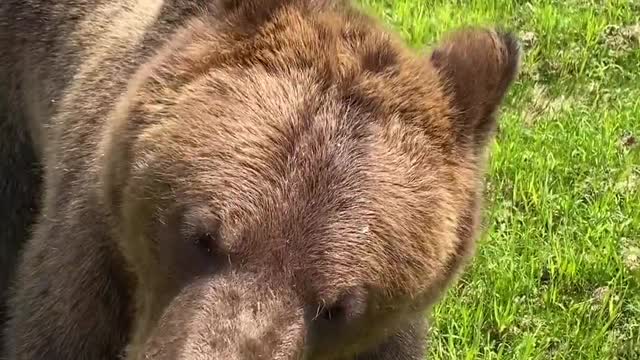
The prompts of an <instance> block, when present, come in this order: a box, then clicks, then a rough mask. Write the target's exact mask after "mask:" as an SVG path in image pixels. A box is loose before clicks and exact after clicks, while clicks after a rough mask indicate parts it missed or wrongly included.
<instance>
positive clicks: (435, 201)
mask: <svg viewBox="0 0 640 360" xmlns="http://www.w3.org/2000/svg"><path fill="white" fill-rule="evenodd" d="M45 12H46V13H47V14H49V15H48V16H47V17H46V18H42V17H41V15H40V14H42V13H45ZM8 13H12V14H18V15H20V16H18V17H17V19H20V20H12V21H11V22H8V23H3V24H2V29H0V30H2V33H3V34H12V36H18V35H16V34H20V36H22V37H23V38H24V39H23V40H24V41H14V40H12V39H13V38H11V37H10V36H6V37H5V36H4V35H3V37H2V38H0V45H6V48H7V49H8V51H7V55H6V56H7V59H6V60H7V61H6V63H7V64H8V69H9V70H10V71H6V72H5V73H4V74H5V76H7V78H8V79H9V81H10V83H12V84H19V85H20V86H19V87H16V89H17V90H15V92H16V93H17V95H14V97H15V98H16V99H17V100H12V101H14V102H16V103H20V104H24V113H25V118H26V121H25V123H27V124H29V131H30V132H31V136H32V138H33V139H34V143H35V146H34V148H35V149H36V151H37V152H38V154H42V155H41V160H42V162H43V163H44V164H45V165H46V166H45V174H44V181H45V192H44V204H43V207H42V216H41V217H40V218H39V220H38V222H37V224H36V227H35V233H34V236H33V238H32V239H31V240H30V241H29V243H28V245H27V247H26V251H25V253H24V256H23V258H22V261H21V263H20V267H19V269H18V276H17V281H16V287H15V294H14V296H13V297H12V300H11V302H10V309H11V319H10V321H9V324H8V328H7V331H6V334H10V336H9V337H8V342H7V344H8V352H7V354H8V357H9V359H41V358H42V359H44V358H47V359H48V358H52V357H53V358H91V359H112V358H114V357H115V356H117V355H118V354H124V355H125V356H126V358H128V359H132V360H133V359H222V358H224V359H258V358H264V359H309V360H312V359H337V360H340V359H353V358H354V357H355V358H358V359H378V360H381V359H419V358H423V357H424V351H425V350H424V338H425V333H424V330H425V324H424V321H423V316H424V313H425V311H428V310H429V309H430V307H431V306H432V305H433V304H434V303H435V302H436V301H437V300H438V299H439V298H440V296H441V294H442V292H443V291H444V290H445V289H446V287H447V286H448V285H449V284H450V283H451V282H452V281H453V279H454V278H455V275H456V274H457V273H458V272H459V270H460V269H461V268H462V267H463V265H464V264H465V262H466V261H467V259H468V258H469V256H470V255H471V254H472V253H473V243H474V240H475V238H476V233H477V228H478V214H479V210H480V209H481V198H480V191H479V190H480V186H481V184H482V183H481V179H482V176H483V172H484V170H483V167H484V156H485V150H486V149H485V148H486V144H487V143H488V141H489V140H490V139H491V138H492V131H493V128H494V126H495V113H496V111H497V109H498V107H499V104H500V102H501V101H502V98H503V97H504V95H505V93H506V91H507V90H508V87H509V85H510V84H511V82H512V81H513V79H514V77H515V75H516V72H517V68H518V61H519V49H518V47H517V45H516V43H515V40H514V39H513V38H512V36H511V35H510V34H507V33H500V32H497V31H493V30H484V29H466V30H460V31H458V32H456V33H453V34H451V35H450V36H448V37H447V38H446V39H444V40H443V41H442V43H441V44H440V45H439V46H437V47H436V48H435V49H434V51H433V52H432V53H431V54H430V55H429V56H419V55H416V54H414V53H412V52H411V51H410V50H408V48H407V47H405V46H404V44H402V42H401V41H400V40H399V39H398V38H397V36H396V35H394V34H392V33H390V32H388V31H387V30H386V29H384V27H382V26H380V25H379V24H378V23H377V22H376V21H374V20H373V19H370V18H369V17H367V16H364V15H362V14H361V13H360V12H358V11H357V10H355V9H354V8H352V7H350V6H349V5H347V4H344V3H342V2H338V1H335V2H334V1H319V0H318V1H312V0H290V1H263V2H254V1H214V2H207V3H202V4H199V3H198V2H196V1H194V2H186V1H175V2H170V1H160V0H157V1H153V0H146V1H124V0H122V1H113V2H86V3H84V2H80V3H77V2H76V3H74V4H73V5H72V3H71V2H69V3H66V2H63V1H57V2H51V3H49V2H42V3H39V2H29V3H22V2H16V3H8V4H3V5H0V17H2V18H3V19H4V18H8V16H6V14H8ZM114 14H115V15H117V16H114ZM33 20H38V21H40V22H43V23H44V24H45V25H46V26H45V27H47V28H48V30H50V31H46V32H45V33H46V34H48V35H47V36H50V37H51V38H50V39H48V40H47V41H46V42H45V44H46V45H47V46H49V47H50V48H49V50H48V51H45V50H42V46H43V43H41V42H42V41H43V40H42V36H43V35H42V29H39V30H38V31H37V32H36V31H35V30H34V29H32V28H30V26H31V25H29V24H30V23H28V21H33ZM51 100H54V101H53V102H51ZM52 274H55V276H52ZM87 334H90V336H87Z"/></svg>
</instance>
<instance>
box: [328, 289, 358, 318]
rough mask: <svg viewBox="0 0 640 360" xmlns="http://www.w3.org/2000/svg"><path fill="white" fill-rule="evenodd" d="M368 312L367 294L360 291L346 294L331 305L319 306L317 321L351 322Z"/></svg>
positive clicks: (356, 290)
mask: <svg viewBox="0 0 640 360" xmlns="http://www.w3.org/2000/svg"><path fill="white" fill-rule="evenodd" d="M365 310H366V297H365V293H364V292H363V291H361V290H358V289H352V290H350V291H347V292H344V293H343V294H342V295H341V296H339V297H338V299H337V300H336V301H334V302H332V303H331V304H321V305H320V306H318V309H317V313H316V316H315V319H316V320H322V321H330V322H334V323H336V322H351V321H353V320H355V319H357V318H359V317H361V316H362V315H364V312H365Z"/></svg>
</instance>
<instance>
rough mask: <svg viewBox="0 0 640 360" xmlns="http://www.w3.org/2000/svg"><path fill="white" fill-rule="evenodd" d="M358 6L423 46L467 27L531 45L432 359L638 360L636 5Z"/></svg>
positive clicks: (436, 320)
mask: <svg viewBox="0 0 640 360" xmlns="http://www.w3.org/2000/svg"><path fill="white" fill-rule="evenodd" d="M361 2H362V3H363V4H365V5H366V6H368V7H370V8H371V9H372V11H373V12H374V13H376V14H379V15H381V16H382V17H383V18H384V19H385V20H386V21H387V22H388V23H389V25H390V26H392V27H395V28H396V29H399V30H401V31H402V34H403V35H404V37H405V38H406V39H407V40H408V41H410V42H411V43H412V44H413V45H414V46H415V47H416V48H419V49H420V48H423V49H426V48H428V47H430V46H431V45H432V44H433V42H434V40H436V39H437V38H438V37H439V36H440V35H441V34H442V33H443V32H444V31H448V30H451V29H454V28H456V27H459V26H463V25H470V24H473V25H476V24H479V25H485V24H489V25H490V24H500V25H504V26H505V27H506V28H508V29H511V30H514V31H516V32H517V33H518V34H519V36H520V38H521V39H522V41H523V44H524V50H525V56H524V64H523V70H522V73H521V75H520V78H519V80H518V81H517V83H516V84H515V86H514V88H513V89H512V91H511V93H510V94H509V97H508V99H507V102H506V104H505V107H504V109H503V114H502V116H501V130H500V134H499V136H498V139H497V142H496V143H495V144H494V147H493V153H492V161H491V168H490V172H489V174H488V178H487V181H488V186H487V200H488V203H487V206H488V209H487V210H488V211H487V214H486V222H487V223H486V224H487V226H486V234H485V236H483V238H482V239H481V241H480V243H479V245H478V251H477V256H476V257H475V259H474V261H473V263H472V265H471V266H470V268H469V269H468V271H466V272H465V273H464V274H463V276H462V278H461V279H460V281H459V283H458V284H457V286H455V287H454V288H452V289H451V290H450V291H449V293H448V294H447V296H446V298H445V299H444V301H443V302H442V303H441V304H439V305H438V306H437V308H436V309H435V312H434V313H433V327H434V328H433V329H432V340H431V350H430V358H431V359H476V358H477V359H640V275H639V273H640V146H638V145H637V143H640V0H631V1H629V0H627V1H622V0H618V1H603V0H591V1H589V0H569V1H551V0H544V1H531V2H516V1H506V0H505V1H496V0H493V1H492V0H471V1H455V2H454V1H441V0H438V1H426V0H394V1H391V0H361Z"/></svg>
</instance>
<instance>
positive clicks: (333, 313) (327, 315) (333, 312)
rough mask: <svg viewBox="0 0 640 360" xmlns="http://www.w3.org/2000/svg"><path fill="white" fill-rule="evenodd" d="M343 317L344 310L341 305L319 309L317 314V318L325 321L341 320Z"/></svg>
mask: <svg viewBox="0 0 640 360" xmlns="http://www.w3.org/2000/svg"><path fill="white" fill-rule="evenodd" d="M344 317H345V310H344V307H343V306H342V305H341V304H337V305H332V306H329V307H323V308H321V309H320V311H319V314H318V318H319V319H322V320H325V321H331V320H334V319H341V318H344Z"/></svg>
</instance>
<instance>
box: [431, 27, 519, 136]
mask: <svg viewBox="0 0 640 360" xmlns="http://www.w3.org/2000/svg"><path fill="white" fill-rule="evenodd" d="M520 58H521V50H520V46H519V44H518V41H517V40H516V38H515V36H513V35H512V34H511V33H509V32H504V31H500V30H495V29H480V28H467V29H462V30H458V31H456V32H453V33H450V34H449V35H448V36H445V38H444V39H443V40H442V41H441V43H440V45H439V46H437V47H436V48H435V49H434V50H433V52H432V53H431V58H430V61H431V63H432V65H433V66H434V67H435V68H436V69H437V71H438V72H439V73H440V74H441V76H442V79H443V81H444V86H445V89H446V92H447V93H449V94H451V95H452V100H453V106H455V108H456V110H457V111H458V112H459V113H460V116H459V118H458V121H459V122H460V125H461V129H460V130H461V131H462V135H463V136H464V137H467V138H469V137H470V138H471V139H473V140H474V142H475V143H476V144H477V145H479V146H480V145H483V144H484V142H485V140H486V139H487V138H488V137H489V135H490V134H491V133H492V131H493V129H494V127H495V118H494V113H495V112H496V110H497V109H498V107H499V106H500V103H501V102H502V99H503V98H504V96H505V94H506V92H507V90H508V89H509V87H510V85H511V83H512V82H513V81H514V79H515V77H516V76H517V73H518V71H519V67H520Z"/></svg>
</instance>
